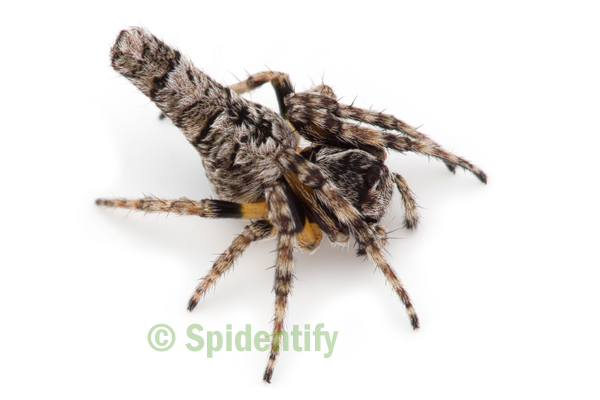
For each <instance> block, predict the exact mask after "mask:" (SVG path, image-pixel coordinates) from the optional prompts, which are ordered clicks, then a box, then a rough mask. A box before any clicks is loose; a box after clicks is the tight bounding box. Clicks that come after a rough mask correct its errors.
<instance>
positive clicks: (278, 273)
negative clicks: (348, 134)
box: [263, 181, 305, 383]
mask: <svg viewBox="0 0 600 400" xmlns="http://www.w3.org/2000/svg"><path fill="white" fill-rule="evenodd" d="M265 196H266V200H267V204H268V206H269V219H270V220H271V221H273V224H274V225H275V227H277V230H278V244H277V261H276V264H275V282H274V284H273V291H274V292H275V315H274V318H273V339H272V341H271V352H270V354H269V360H268V362H267V368H266V369H265V374H264V376H263V379H264V381H265V382H268V383H270V382H271V377H272V376H273V370H274V368H275V363H276V361H277V356H278V355H279V350H280V344H281V343H280V339H281V333H282V332H283V331H284V321H285V312H286V308H287V301H288V295H289V294H290V292H291V290H292V280H293V277H294V271H293V269H294V265H293V260H294V235H295V234H296V233H299V232H301V231H302V230H303V226H302V220H303V219H304V217H305V216H304V215H303V214H304V212H303V211H302V206H301V202H300V200H299V199H298V198H297V197H296V195H295V194H294V192H293V191H292V190H291V188H290V187H289V186H288V185H287V184H286V183H285V182H283V181H278V182H276V183H275V184H273V185H271V186H269V187H267V188H266V189H265Z"/></svg>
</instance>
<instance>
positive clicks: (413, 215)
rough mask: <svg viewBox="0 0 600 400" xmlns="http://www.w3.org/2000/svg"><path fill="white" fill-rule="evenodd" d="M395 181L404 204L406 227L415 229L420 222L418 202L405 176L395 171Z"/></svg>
mask: <svg viewBox="0 0 600 400" xmlns="http://www.w3.org/2000/svg"><path fill="white" fill-rule="evenodd" d="M392 176H393V177H394V182H395V183H396V187H397V188H398V191H399V192H400V196H401V197H402V203H403V204H404V227H405V228H407V229H414V228H416V227H417V225H418V224H419V211H418V208H419V206H418V204H417V202H416V201H415V197H414V194H413V192H412V191H411V190H410V188H409V187H408V185H407V184H406V181H405V180H404V178H403V177H402V176H401V175H400V174H397V173H395V172H394V173H393V174H392Z"/></svg>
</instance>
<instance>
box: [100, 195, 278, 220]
mask: <svg viewBox="0 0 600 400" xmlns="http://www.w3.org/2000/svg"><path fill="white" fill-rule="evenodd" d="M96 204H97V205H100V206H106V207H115V208H126V209H129V210H139V211H144V212H166V213H174V214H180V215H198V216H200V217H203V218H237V219H265V218H267V215H268V212H267V204H266V203H264V202H263V203H233V202H230V201H224V200H212V199H204V200H200V201H196V200H190V199H187V198H185V197H182V198H180V199H176V200H165V199H159V198H155V197H145V198H143V199H135V200H128V199H98V200H96Z"/></svg>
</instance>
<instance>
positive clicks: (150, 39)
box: [110, 28, 297, 202]
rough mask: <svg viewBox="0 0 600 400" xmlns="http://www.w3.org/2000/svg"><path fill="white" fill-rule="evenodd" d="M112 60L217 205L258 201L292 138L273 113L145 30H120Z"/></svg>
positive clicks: (276, 172)
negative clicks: (180, 140) (195, 166)
mask: <svg viewBox="0 0 600 400" xmlns="http://www.w3.org/2000/svg"><path fill="white" fill-rule="evenodd" d="M110 57H111V65H112V67H113V68H114V69H115V70H116V71H117V72H119V73H120V74H121V75H123V76H125V77H126V78H127V79H129V80H130V81H131V82H132V83H133V84H134V85H135V86H136V87H137V88H138V89H139V90H140V91H141V92H142V93H144V94H145V95H146V96H148V97H149V98H150V99H151V100H152V101H153V102H154V103H155V104H156V105H157V106H158V108H159V109H160V110H161V111H162V112H163V113H164V114H165V115H166V116H167V117H169V119H171V121H172V122H173V124H175V126H177V127H178V128H180V129H181V130H182V132H183V134H184V135H185V137H186V138H187V140H188V141H189V142H190V144H192V146H194V147H195V148H196V150H197V151H198V153H200V156H201V157H202V162H203V165H204V169H205V171H206V176H207V177H208V180H209V181H210V183H211V186H212V187H213V189H214V191H215V193H216V194H217V195H218V196H219V198H221V199H222V200H229V201H241V202H253V201H257V200H259V199H261V198H262V197H264V193H263V190H264V189H263V185H264V184H265V183H269V182H272V181H274V180H277V179H278V178H279V177H280V176H281V172H280V171H279V169H278V167H277V165H276V163H275V162H274V156H275V154H277V153H278V152H280V151H281V148H282V147H284V148H285V147H292V148H295V146H296V144H297V139H296V136H295V135H294V133H293V132H292V131H291V129H290V128H289V126H288V125H287V124H286V123H285V121H284V120H283V119H282V118H281V117H280V116H279V115H278V114H277V113H275V112H274V111H272V110H269V109H268V108H266V107H262V106H260V105H258V104H255V103H253V102H251V101H248V100H246V99H244V98H242V97H241V96H239V95H238V94H236V93H235V92H233V91H232V90H231V89H229V88H227V87H224V86H222V85H220V84H218V83H217V82H215V81H214V80H213V79H211V78H210V77H209V76H207V75H206V74H204V73H203V72H202V71H200V70H199V69H197V68H196V67H195V66H194V65H193V64H192V63H191V61H190V60H189V59H187V57H185V56H183V55H182V54H181V53H180V52H179V51H178V50H176V49H173V48H171V47H169V46H168V45H166V44H165V43H164V42H162V41H161V40H159V39H157V38H156V37H155V36H154V35H152V34H151V33H149V32H148V31H146V30H145V29H143V28H131V29H128V30H124V31H122V32H121V33H120V34H119V36H118V37H117V40H116V42H115V44H114V46H113V47H112V49H111V52H110Z"/></svg>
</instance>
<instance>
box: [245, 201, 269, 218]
mask: <svg viewBox="0 0 600 400" xmlns="http://www.w3.org/2000/svg"><path fill="white" fill-rule="evenodd" d="M241 213H242V219H267V218H268V217H269V209H268V208H267V203H243V204H242V209H241Z"/></svg>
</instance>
